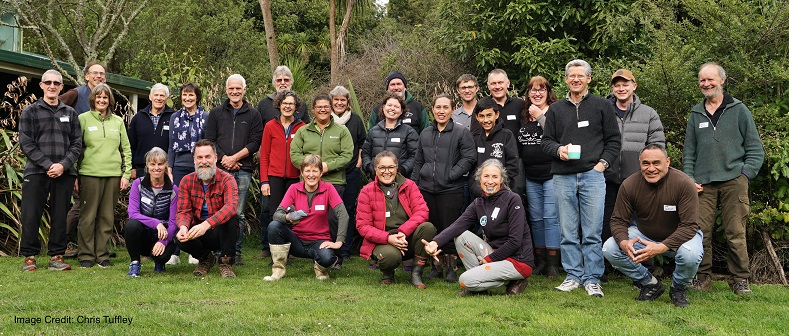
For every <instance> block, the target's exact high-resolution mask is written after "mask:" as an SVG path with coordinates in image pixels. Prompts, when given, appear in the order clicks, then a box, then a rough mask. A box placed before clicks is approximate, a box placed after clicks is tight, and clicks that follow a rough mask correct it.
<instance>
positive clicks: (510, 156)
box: [473, 122, 520, 183]
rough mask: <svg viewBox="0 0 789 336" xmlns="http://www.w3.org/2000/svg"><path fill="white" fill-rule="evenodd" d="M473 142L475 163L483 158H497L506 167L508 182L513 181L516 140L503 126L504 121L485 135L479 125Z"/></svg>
mask: <svg viewBox="0 0 789 336" xmlns="http://www.w3.org/2000/svg"><path fill="white" fill-rule="evenodd" d="M473 136H474V144H475V145H476V146H477V149H476V150H477V165H480V164H482V163H483V162H485V160H488V159H496V160H499V161H500V162H501V163H502V164H503V165H504V168H506V169H507V177H509V180H510V183H512V182H513V181H515V176H517V175H518V174H519V173H520V172H519V171H518V142H517V140H515V136H514V135H513V134H512V132H510V130H508V129H505V128H504V123H503V122H499V123H497V124H496V125H495V126H493V129H492V130H490V135H485V129H483V128H482V127H480V129H479V130H477V131H476V132H475V133H474V134H473Z"/></svg>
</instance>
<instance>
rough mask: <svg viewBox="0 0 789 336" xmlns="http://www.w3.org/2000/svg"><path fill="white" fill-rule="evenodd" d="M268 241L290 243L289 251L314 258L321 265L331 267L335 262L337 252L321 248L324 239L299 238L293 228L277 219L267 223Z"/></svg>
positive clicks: (279, 243)
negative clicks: (309, 239)
mask: <svg viewBox="0 0 789 336" xmlns="http://www.w3.org/2000/svg"><path fill="white" fill-rule="evenodd" d="M268 241H269V243H270V244H272V245H282V244H287V243H290V251H289V253H290V254H291V255H293V256H296V257H299V258H309V259H312V260H315V262H317V263H318V265H321V266H322V267H327V268H328V267H331V266H332V265H334V264H335V263H336V262H337V259H338V257H337V252H338V251H335V250H333V249H330V248H321V243H323V242H324V240H313V241H306V240H301V239H299V237H298V236H296V234H295V233H293V230H291V228H290V227H288V226H287V225H285V224H282V223H280V222H278V221H272V222H271V223H269V225H268Z"/></svg>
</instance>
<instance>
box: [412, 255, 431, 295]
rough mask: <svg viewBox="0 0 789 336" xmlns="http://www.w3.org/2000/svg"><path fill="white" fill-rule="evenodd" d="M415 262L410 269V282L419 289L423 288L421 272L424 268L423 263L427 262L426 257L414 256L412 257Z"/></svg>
mask: <svg viewBox="0 0 789 336" xmlns="http://www.w3.org/2000/svg"><path fill="white" fill-rule="evenodd" d="M414 259H415V260H416V263H414V268H413V269H412V270H411V284H412V285H414V287H416V288H419V289H425V288H427V286H425V283H424V282H422V272H424V270H425V264H427V258H425V257H416V258H414Z"/></svg>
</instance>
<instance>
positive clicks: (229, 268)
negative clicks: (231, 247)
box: [219, 256, 236, 278]
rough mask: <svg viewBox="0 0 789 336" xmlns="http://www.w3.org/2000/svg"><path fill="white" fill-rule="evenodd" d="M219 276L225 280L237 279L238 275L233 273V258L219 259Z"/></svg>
mask: <svg viewBox="0 0 789 336" xmlns="http://www.w3.org/2000/svg"><path fill="white" fill-rule="evenodd" d="M219 274H221V275H222V277H223V278H235V277H236V273H233V257H227V256H225V257H221V258H219Z"/></svg>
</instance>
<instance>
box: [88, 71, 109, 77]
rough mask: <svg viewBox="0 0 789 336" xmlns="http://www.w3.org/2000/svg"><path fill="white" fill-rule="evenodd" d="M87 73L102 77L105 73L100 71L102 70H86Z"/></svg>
mask: <svg viewBox="0 0 789 336" xmlns="http://www.w3.org/2000/svg"><path fill="white" fill-rule="evenodd" d="M88 74H91V75H93V76H102V77H104V75H105V73H104V72H102V71H91V72H88Z"/></svg>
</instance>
